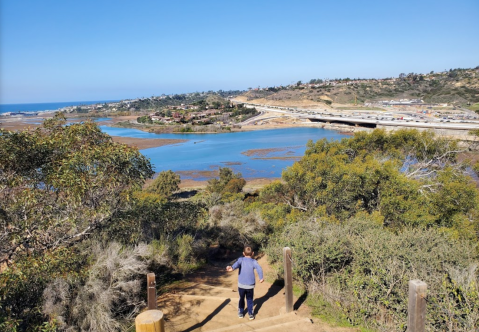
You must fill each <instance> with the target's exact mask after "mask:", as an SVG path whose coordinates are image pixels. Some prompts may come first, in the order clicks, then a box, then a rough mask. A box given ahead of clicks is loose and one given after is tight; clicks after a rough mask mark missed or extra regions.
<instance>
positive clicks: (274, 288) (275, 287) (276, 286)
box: [254, 280, 283, 315]
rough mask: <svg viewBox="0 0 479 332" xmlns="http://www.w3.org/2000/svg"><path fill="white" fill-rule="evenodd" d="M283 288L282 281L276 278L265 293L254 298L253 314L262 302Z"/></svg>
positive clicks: (257, 310)
mask: <svg viewBox="0 0 479 332" xmlns="http://www.w3.org/2000/svg"><path fill="white" fill-rule="evenodd" d="M282 289H283V283H282V282H281V281H279V280H276V281H275V282H274V283H273V284H272V285H271V286H270V287H269V289H268V291H267V292H266V294H264V295H263V296H262V297H259V298H257V299H255V300H254V305H255V307H254V314H255V315H257V314H258V312H259V310H260V309H261V307H262V306H263V304H264V303H265V302H266V301H268V300H269V299H270V298H272V297H274V296H275V295H276V294H278V293H279V292H280V291H281V290H282Z"/></svg>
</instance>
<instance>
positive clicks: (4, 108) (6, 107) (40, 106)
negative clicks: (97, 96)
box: [0, 100, 119, 114]
mask: <svg viewBox="0 0 479 332" xmlns="http://www.w3.org/2000/svg"><path fill="white" fill-rule="evenodd" d="M116 101H119V100H94V101H65V102H56V103H33V104H0V114H2V113H9V112H44V111H56V110H57V109H59V108H63V107H67V106H79V105H92V104H98V103H111V102H116Z"/></svg>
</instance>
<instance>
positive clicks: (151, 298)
mask: <svg viewBox="0 0 479 332" xmlns="http://www.w3.org/2000/svg"><path fill="white" fill-rule="evenodd" d="M146 280H147V281H146V283H147V287H148V288H147V292H148V310H156V309H158V306H157V304H156V281H155V274H154V273H148V274H147V275H146Z"/></svg>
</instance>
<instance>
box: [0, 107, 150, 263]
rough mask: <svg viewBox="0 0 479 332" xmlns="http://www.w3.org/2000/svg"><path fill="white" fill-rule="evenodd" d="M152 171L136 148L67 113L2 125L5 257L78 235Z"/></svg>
mask: <svg viewBox="0 0 479 332" xmlns="http://www.w3.org/2000/svg"><path fill="white" fill-rule="evenodd" d="M152 174H153V171H152V168H151V164H150V162H149V161H148V159H146V158H145V157H144V156H143V155H142V154H141V153H140V152H139V151H138V149H136V148H132V147H128V146H126V145H124V144H119V143H114V142H113V141H112V139H111V137H110V136H108V135H106V134H104V133H102V132H101V130H100V129H99V128H98V126H97V125H96V124H94V123H93V122H89V121H88V122H85V123H78V124H72V125H66V120H65V118H64V116H63V115H61V114H57V115H56V116H55V118H54V119H51V120H46V121H45V123H44V125H43V127H42V128H38V129H36V130H34V131H28V130H25V131H19V132H11V131H5V130H2V131H1V132H0V225H1V233H0V264H5V263H7V264H9V263H11V262H12V261H14V260H15V258H16V257H17V256H21V255H25V254H41V253H42V252H44V251H47V250H55V249H57V248H60V247H63V246H69V245H72V244H74V243H77V242H78V241H81V240H83V239H85V238H87V237H89V236H90V235H92V234H93V233H95V231H96V230H97V229H99V228H102V227H105V226H106V225H108V224H109V223H111V222H112V217H113V216H114V215H115V214H116V213H118V212H119V211H121V210H123V209H125V208H127V207H128V204H129V203H128V199H129V197H130V196H131V193H132V191H133V190H138V189H140V188H141V187H142V185H143V183H144V181H145V179H147V178H149V177H151V175H152Z"/></svg>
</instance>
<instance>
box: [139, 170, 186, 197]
mask: <svg viewBox="0 0 479 332" xmlns="http://www.w3.org/2000/svg"><path fill="white" fill-rule="evenodd" d="M180 182H181V180H180V176H179V175H178V174H176V173H175V172H173V171H171V170H168V171H163V172H160V173H159V174H158V176H157V177H156V179H155V180H153V183H152V184H151V185H150V186H149V187H148V189H147V191H148V192H151V193H156V194H159V195H161V196H164V197H169V196H171V195H172V194H173V193H174V192H176V191H178V190H179V189H180V188H179V187H178V185H179V184H180Z"/></svg>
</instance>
